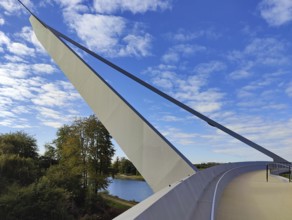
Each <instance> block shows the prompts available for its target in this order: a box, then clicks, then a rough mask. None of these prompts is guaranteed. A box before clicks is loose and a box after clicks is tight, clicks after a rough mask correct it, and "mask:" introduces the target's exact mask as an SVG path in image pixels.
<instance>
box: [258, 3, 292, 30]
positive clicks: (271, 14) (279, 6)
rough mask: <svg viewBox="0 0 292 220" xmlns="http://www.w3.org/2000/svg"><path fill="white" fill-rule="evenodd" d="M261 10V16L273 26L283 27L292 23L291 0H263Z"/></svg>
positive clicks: (260, 5)
mask: <svg viewBox="0 0 292 220" xmlns="http://www.w3.org/2000/svg"><path fill="white" fill-rule="evenodd" d="M259 9H260V13H261V16H262V17H263V18H264V19H265V20H266V22H267V23H268V24H269V25H271V26H281V25H284V24H287V23H289V22H291V21H292V1H291V0H262V2H261V3H260V4H259Z"/></svg>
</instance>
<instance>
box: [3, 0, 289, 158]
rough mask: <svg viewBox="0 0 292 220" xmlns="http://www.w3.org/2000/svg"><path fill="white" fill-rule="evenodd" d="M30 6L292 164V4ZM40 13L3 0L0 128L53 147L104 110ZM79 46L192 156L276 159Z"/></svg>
mask: <svg viewBox="0 0 292 220" xmlns="http://www.w3.org/2000/svg"><path fill="white" fill-rule="evenodd" d="M23 2H24V3H25V4H26V5H27V6H28V7H29V8H30V9H31V10H32V11H33V12H34V13H35V14H36V15H38V16H39V17H40V18H41V19H42V20H44V21H45V22H46V23H47V24H49V25H50V26H52V27H54V28H55V29H57V30H59V31H61V32H63V33H65V34H66V35H68V36H70V37H71V38H72V39H74V40H76V41H78V42H80V43H81V44H83V45H85V46H87V47H88V48H90V49H91V50H93V51H94V52H96V53H98V54H100V55H102V56H104V57H106V58H107V59H109V60H111V61H112V62H114V63H116V64H118V65H120V66H121V67H123V68H124V69H126V70H128V71H129V72H131V73H133V74H134V75H136V76H138V77H140V78H142V79H143V80H145V81H147V82H148V83H150V84H152V85H154V86H156V87H157V88H159V89H161V90H162V91H164V92H166V93H167V94H169V95H171V96H173V97H175V98H176V99H178V100H180V101H181V102H183V103H185V104H187V105H189V106H190V107H192V108H194V109H195V110H197V111H199V112H201V113H203V114H205V115H207V116H208V117H210V118H212V119H214V120H216V121H218V122H219V123H222V124H223V125H225V126H227V127H228V128H230V129H233V130H234V131H236V132H238V133H240V134H242V135H244V136H246V137H247V138H250V139H251V140H253V141H255V142H256V143H258V144H260V145H262V146H263V147H266V148H267V149H269V150H272V151H273V152H275V153H277V154H279V155H280V156H282V157H284V158H286V159H288V160H290V161H291V160H292V114H291V113H292V102H291V101H292V72H291V71H292V68H291V67H292V62H291V57H292V45H291V44H292V42H291V39H292V31H291V30H292V1H291V0H221V1H215V0H212V1H211V0H204V1H198V0H193V1H190V0H143V1H140V0H131V1H130V0H96V1H90V0H44V1H39V0H25V1H23ZM28 18H29V15H28V14H27V13H26V12H25V11H24V10H23V9H22V8H21V7H20V5H19V3H18V2H17V1H16V0H1V1H0V55H1V56H0V133H6V132H10V131H17V130H22V131H25V132H28V133H29V134H31V135H33V136H34V137H35V138H36V139H37V140H38V145H39V148H40V152H43V146H44V144H45V143H49V142H51V141H52V140H53V139H54V138H55V133H56V131H57V129H58V128H59V127H60V126H62V125H63V124H66V123H70V122H72V120H74V119H76V118H78V117H84V116H89V115H90V114H92V111H91V110H90V109H89V107H88V106H87V104H86V103H85V102H84V101H83V99H82V98H81V97H80V95H79V94H78V93H77V92H76V90H75V89H74V88H73V86H72V85H71V84H70V82H69V81H68V80H67V78H66V77H65V76H64V74H63V73H62V72H61V71H60V70H59V68H58V67H57V66H56V65H55V64H54V62H53V61H52V60H51V59H50V57H49V56H48V55H47V53H46V52H45V51H44V50H43V48H42V46H41V45H40V44H39V43H38V41H37V39H36V37H35V36H34V34H33V31H32V29H31V26H30V23H29V21H28ZM77 52H78V53H79V54H80V55H81V56H82V57H83V58H84V59H86V60H87V61H88V62H89V63H90V64H91V65H92V66H93V67H94V69H95V70H96V71H97V72H99V73H100V74H101V75H102V76H103V77H104V78H105V79H106V80H107V81H108V82H109V83H110V84H111V85H112V86H113V87H114V88H115V89H116V90H117V91H118V92H120V93H121V94H122V95H123V96H124V97H125V98H126V100H128V101H129V102H130V103H131V104H132V105H133V106H134V107H135V108H136V109H137V110H138V111H139V112H141V113H142V114H143V115H144V116H145V117H146V119H147V120H149V121H150V122H151V123H152V124H153V125H154V126H155V127H156V128H157V129H158V130H159V131H160V132H161V133H162V134H164V135H165V136H166V137H167V138H168V139H169V140H170V141H171V142H172V143H173V144H174V145H175V146H176V147H177V148H178V149H179V150H180V151H182V153H183V154H185V155H186V156H187V158H189V159H190V160H191V162H196V163H198V162H207V161H219V162H229V161H245V160H266V159H268V158H267V157H265V156H264V155H262V154H261V153H258V152H257V151H255V150H253V149H251V148H249V147H247V146H246V145H244V144H242V143H239V142H238V141H236V140H234V139H233V138H230V137H229V136H227V135H225V134H223V133H222V132H220V131H218V130H216V129H214V128H213V127H211V126H209V125H208V124H206V123H205V122H202V121H200V120H198V119H196V118H195V117H194V116H192V115H190V114H188V113H186V112H184V111H182V110H181V109H179V108H177V107H175V106H174V105H172V104H170V103H168V102H167V101H165V100H163V99H161V98H159V97H157V96H156V95H154V94H152V93H151V92H149V91H147V90H146V89H143V88H141V87H140V86H137V85H136V84H135V83H133V82H131V81H130V80H129V79H126V78H124V77H122V76H120V74H119V73H117V72H115V71H114V70H111V69H110V68H108V67H106V66H104V65H103V64H101V63H98V62H96V61H94V60H93V59H92V58H91V57H89V56H88V55H86V54H84V53H83V52H81V51H78V50H77ZM116 147H117V155H118V156H123V153H122V151H121V150H120V149H119V147H118V146H116Z"/></svg>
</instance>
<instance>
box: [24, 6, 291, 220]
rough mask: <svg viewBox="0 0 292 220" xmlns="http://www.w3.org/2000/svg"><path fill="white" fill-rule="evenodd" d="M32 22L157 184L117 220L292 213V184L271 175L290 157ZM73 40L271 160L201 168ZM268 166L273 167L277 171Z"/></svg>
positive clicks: (285, 215) (283, 216)
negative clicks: (87, 59)
mask: <svg viewBox="0 0 292 220" xmlns="http://www.w3.org/2000/svg"><path fill="white" fill-rule="evenodd" d="M27 10H28V9H27ZM28 11H29V10H28ZM29 12H30V11H29ZM30 13H31V12H30ZM30 22H31V24H32V27H33V30H34V32H35V34H36V36H37V38H38V40H39V41H40V42H41V44H42V45H43V46H44V48H45V49H46V50H47V52H48V53H49V54H50V56H51V57H52V59H53V60H54V61H55V62H56V63H57V64H58V65H59V67H60V68H61V70H62V71H63V72H64V74H65V75H66V76H67V77H68V79H69V80H70V81H71V83H72V84H73V85H74V87H75V88H76V89H77V90H78V92H79V93H80V94H81V96H82V97H83V98H84V99H85V101H86V102H87V103H88V105H89V106H90V107H91V108H92V109H93V111H94V112H95V114H96V115H97V117H98V118H99V119H100V120H101V122H102V123H103V124H104V126H105V127H106V128H107V129H108V131H109V132H110V134H111V135H112V136H113V137H114V139H115V140H116V141H117V143H118V144H119V145H120V147H121V148H122V149H123V151H124V152H125V153H126V155H127V156H128V158H129V159H130V160H131V161H132V162H133V163H134V165H135V166H136V168H137V169H138V171H139V172H140V173H141V174H142V175H143V177H144V178H145V180H146V181H147V183H148V184H149V185H150V186H151V188H152V189H153V191H154V192H155V193H154V194H153V195H152V196H151V197H149V198H148V199H146V200H144V201H142V202H141V203H139V204H137V205H136V206H134V207H133V208H131V209H129V210H128V211H126V212H124V213H123V214H121V215H120V216H118V217H116V219H117V220H128V219H147V220H149V219H160V220H162V219H170V220H172V219H173V220H177V219H199V220H205V219H210V220H214V219H218V220H221V219H224V220H226V219H233V220H234V219H259V220H261V219H291V218H292V209H291V207H290V206H291V204H292V196H291V195H292V194H291V193H292V184H289V183H288V182H287V180H286V179H283V178H280V177H277V176H275V175H273V173H274V174H279V173H280V172H282V171H283V172H284V171H285V172H287V167H281V168H279V169H277V172H276V169H274V168H273V166H276V165H275V164H284V163H285V164H286V165H285V166H288V167H289V168H288V169H289V170H288V173H290V174H291V168H290V164H289V163H288V162H287V161H286V160H285V159H284V158H282V157H280V156H278V155H276V154H275V153H273V152H271V151H269V150H267V149H265V148H264V147H262V146H260V145H258V144H256V143H254V142H252V141H251V140H248V139H247V138H245V137H243V136H241V135H239V134H237V133H236V132H234V131H232V130H230V129H228V128H226V127H224V126H223V125H221V124H219V123H218V122H216V121H214V120H212V119H210V118H208V117H206V116H205V115H203V114H201V113H199V112H197V111H195V110H193V109H191V108H190V107H188V106H186V105H184V104H183V103H181V102H179V101H178V100H175V99H174V98H172V97H170V96H168V95H167V94H165V93H163V92H162V91H160V90H158V89H157V88H154V87H153V86H151V85H149V84H147V83H146V82H144V81H142V80H141V79H139V78H137V77H135V76H134V75H132V74H131V73H129V72H127V71H126V70H124V69H122V68H120V67H118V66H116V65H115V64H113V63H111V62H110V61H108V60H106V59H105V58H103V57H101V56H99V55H98V54H95V53H94V52H92V51H90V50H89V49H87V48H85V47H84V46H82V45H80V44H79V43H77V42H75V41H74V40H72V39H71V38H69V37H67V36H65V35H64V34H62V33H60V32H58V31H57V30H55V29H54V28H52V27H50V26H48V25H47V24H45V23H44V22H43V21H41V20H40V19H39V18H38V17H36V16H35V15H34V14H33V13H31V16H30ZM67 42H69V43H71V44H73V45H74V46H76V47H78V48H80V49H81V50H83V51H85V52H86V53H88V54H90V55H91V56H93V57H95V58H96V59H99V60H100V61H102V62H103V63H105V64H107V65H109V66H110V67H111V68H114V69H115V70H117V71H119V72H120V73H122V74H124V75H126V76H127V77H129V78H130V79H132V80H134V81H136V82H137V83H139V84H141V85H142V86H144V87H146V88H148V89H150V90H151V91H153V92H155V93H156V94H158V95H160V96H162V97H163V98H165V99H167V100H168V101H170V102H172V103H174V104H176V105H177V106H179V107H181V108H182V109H184V110H186V111H188V112H190V113H191V114H193V115H195V116H196V117H198V118H200V119H201V120H203V121H205V122H206V123H208V124H209V125H211V126H213V127H214V128H217V129H219V130H221V131H223V132H225V133H227V134H228V135H230V136H232V137H233V138H236V139H238V140H240V141H241V142H243V143H245V144H247V145H248V146H249V147H252V148H254V149H256V150H258V151H260V152H261V153H263V154H265V155H267V156H269V157H270V158H271V159H272V160H271V161H267V162H256V161H255V162H238V163H227V164H222V165H218V166H215V167H211V168H209V169H206V170H203V171H198V169H197V168H196V167H195V166H194V165H192V163H191V162H190V161H189V160H188V159H187V158H186V157H185V156H184V155H183V154H182V153H180V152H179V151H178V150H177V149H176V148H175V146H173V145H172V144H171V143H170V142H169V141H168V140H167V139H166V138H165V137H164V136H163V135H162V134H161V133H160V132H159V131H158V130H157V129H155V128H154V126H152V125H151V124H150V123H149V122H148V121H147V120H146V119H145V118H144V117H143V116H142V115H141V114H140V113H139V112H138V111H137V110H135V109H134V108H133V107H132V106H131V104H130V103H128V102H127V101H126V100H125V99H124V98H123V97H122V96H121V95H120V94H119V93H118V92H117V91H116V90H115V89H114V88H112V87H111V86H110V85H109V84H108V83H107V82H106V81H105V80H104V79H103V78H102V77H101V75H100V74H98V73H97V72H96V71H94V70H93V68H91V67H90V66H89V65H88V64H87V63H86V62H85V61H84V60H83V59H82V58H81V57H80V56H79V55H78V54H77V53H76V52H75V51H74V50H72V49H71V48H70V47H69V46H68V44H67ZM268 171H271V174H270V172H268ZM267 180H268V181H267Z"/></svg>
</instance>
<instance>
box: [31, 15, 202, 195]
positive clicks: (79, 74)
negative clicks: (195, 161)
mask: <svg viewBox="0 0 292 220" xmlns="http://www.w3.org/2000/svg"><path fill="white" fill-rule="evenodd" d="M30 22H31V24H32V26H33V29H34V32H35V34H36V36H37V38H38V40H39V41H40V42H41V43H42V45H43V46H44V48H45V49H46V50H47V52H48V53H49V54H50V56H51V57H52V58H53V59H54V61H55V62H56V63H57V64H58V65H59V67H60V68H61V69H62V71H63V72H64V74H65V75H66V76H67V77H68V78H69V80H70V81H71V83H72V84H73V85H74V87H75V88H76V89H77V90H78V92H79V93H80V94H81V96H82V97H83V98H84V99H85V101H86V102H87V103H88V105H89V106H90V107H91V109H93V111H94V112H95V114H96V116H97V117H98V118H99V119H100V121H101V122H102V123H103V124H104V126H105V127H106V128H107V130H108V131H109V132H110V134H111V135H112V136H113V137H114V139H115V140H116V141H117V142H118V144H119V145H120V147H121V148H122V149H123V151H124V152H125V153H126V155H127V156H128V157H129V159H130V160H131V161H132V162H133V163H134V165H135V167H136V168H137V169H138V171H139V172H140V173H141V174H142V175H143V177H144V178H145V180H146V181H147V182H148V184H149V185H150V186H151V188H152V189H153V190H154V191H155V192H156V191H158V190H160V189H162V188H164V187H166V186H168V185H169V184H172V183H173V182H176V181H178V180H180V179H182V178H184V177H186V176H188V175H191V174H194V173H195V172H196V171H195V168H194V166H192V165H191V163H190V162H189V161H188V160H187V159H186V158H185V157H184V156H183V155H182V154H181V153H180V152H178V151H177V150H176V149H175V148H174V147H173V146H172V145H171V144H170V143H169V142H168V141H167V140H166V139H165V138H164V137H163V136H162V135H161V134H160V133H159V132H158V131H157V130H156V129H155V128H154V127H153V126H151V125H150V124H149V123H148V122H147V121H146V120H145V119H144V118H143V117H142V116H141V115H140V114H139V113H138V112H137V111H135V110H134V109H133V108H132V107H131V106H130V105H129V104H128V103H127V102H126V101H125V100H124V99H123V98H122V97H121V96H120V95H119V94H118V93H117V92H116V91H115V90H114V89H113V88H111V87H110V86H109V85H108V84H107V83H106V82H105V81H104V80H103V79H102V78H101V77H100V76H99V75H98V74H97V73H96V72H94V71H93V70H92V69H91V68H90V67H89V66H88V65H87V64H86V63H85V62H84V61H83V60H82V59H81V58H80V57H79V56H78V55H77V54H76V53H75V52H74V51H73V50H72V49H70V48H69V47H68V46H67V45H66V44H65V43H64V42H62V41H61V40H60V39H59V38H58V37H57V36H56V35H55V34H54V33H52V32H51V31H50V30H49V29H47V28H46V27H45V26H44V25H43V24H42V23H40V22H39V20H38V19H36V18H35V17H34V16H31V17H30Z"/></svg>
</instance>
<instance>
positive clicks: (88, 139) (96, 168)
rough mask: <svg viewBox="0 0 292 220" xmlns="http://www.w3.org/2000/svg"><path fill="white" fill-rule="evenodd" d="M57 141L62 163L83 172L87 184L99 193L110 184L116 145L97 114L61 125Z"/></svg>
mask: <svg viewBox="0 0 292 220" xmlns="http://www.w3.org/2000/svg"><path fill="white" fill-rule="evenodd" d="M54 143H55V145H56V148H57V154H58V158H59V159H60V164H61V165H62V166H65V167H67V168H68V169H70V170H72V172H73V173H75V174H79V175H80V177H81V184H82V186H83V188H89V189H92V190H93V191H94V192H95V193H97V191H98V190H99V189H105V188H106V187H107V186H108V183H109V182H108V180H107V176H108V174H109V168H110V165H111V158H112V156H113V155H114V148H113V145H112V143H111V136H110V134H109V133H108V131H107V130H106V129H105V127H104V126H103V125H102V124H101V122H100V121H99V120H98V119H97V118H96V117H95V116H89V117H88V118H84V119H79V120H76V121H74V122H73V123H72V124H71V125H65V126H63V127H61V128H60V129H59V130H58V132H57V139H56V140H55V141H54Z"/></svg>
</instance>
